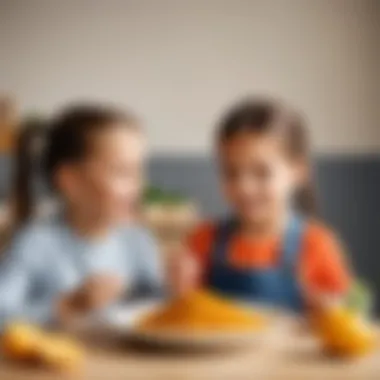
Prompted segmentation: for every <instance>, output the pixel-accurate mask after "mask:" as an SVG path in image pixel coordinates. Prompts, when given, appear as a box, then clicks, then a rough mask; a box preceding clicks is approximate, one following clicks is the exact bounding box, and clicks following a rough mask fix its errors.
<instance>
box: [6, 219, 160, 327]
mask: <svg viewBox="0 0 380 380" xmlns="http://www.w3.org/2000/svg"><path fill="white" fill-rule="evenodd" d="M97 273H100V274H114V275H116V276H118V277H119V278H121V279H122V281H123V282H124V284H125V288H126V289H128V290H129V292H132V291H133V290H137V289H139V288H144V289H151V290H155V289H159V288H161V286H162V283H163V281H162V280H163V279H162V271H161V266H160V258H159V254H158V250H157V246H156V244H155V242H154V239H153V238H152V237H151V235H150V234H149V233H148V232H147V231H146V230H144V229H142V228H140V227H138V226H134V227H126V228H120V229H117V230H115V231H113V232H112V233H110V234H109V235H108V236H107V237H105V238H104V239H102V240H101V241H97V242H93V241H92V242H91V241H86V240H84V239H82V238H80V237H79V236H78V235H76V234H75V232H74V231H73V230H71V229H70V228H69V227H68V226H67V225H66V224H65V223H64V222H63V221H61V220H59V219H58V218H57V219H56V220H53V221H51V220H50V221H46V222H44V223H39V224H37V223H33V224H31V225H29V226H27V227H26V228H25V229H24V230H23V231H21V232H20V233H19V234H17V235H16V236H15V238H14V240H13V244H12V245H11V246H10V249H9V250H8V252H6V253H5V254H4V256H3V258H2V261H1V263H0V329H1V328H2V327H3V326H4V324H6V323H7V322H8V321H12V320H23V321H25V320H26V321H28V322H32V323H47V322H51V321H53V319H54V318H53V315H54V314H53V310H54V307H55V301H56V300H57V298H58V297H59V296H60V295H61V294H64V293H66V292H70V291H72V290H74V289H76V288H77V287H79V286H80V285H81V283H83V281H84V280H85V279H86V278H87V277H88V276H90V275H92V274H97ZM129 292H128V293H129ZM129 294H130V293H129Z"/></svg>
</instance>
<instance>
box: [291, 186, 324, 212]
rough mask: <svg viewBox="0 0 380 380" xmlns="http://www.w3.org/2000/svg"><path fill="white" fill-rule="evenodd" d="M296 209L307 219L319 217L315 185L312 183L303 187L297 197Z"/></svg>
mask: <svg viewBox="0 0 380 380" xmlns="http://www.w3.org/2000/svg"><path fill="white" fill-rule="evenodd" d="M295 207H296V210H297V211H298V212H300V213H301V214H302V215H304V216H307V217H316V216H318V213H319V211H318V201H317V194H316V189H315V186H314V184H313V183H312V182H311V181H310V182H307V183H306V184H305V185H304V186H302V187H301V188H300V189H299V190H298V191H297V194H296V195H295Z"/></svg>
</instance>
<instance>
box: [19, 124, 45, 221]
mask: <svg viewBox="0 0 380 380" xmlns="http://www.w3.org/2000/svg"><path fill="white" fill-rule="evenodd" d="M42 127H43V126H42V123H41V122H40V121H39V120H36V119H33V120H29V121H27V122H25V123H24V124H23V125H21V128H20V132H19V135H18V141H17V145H16V152H15V169H14V184H13V192H12V194H13V223H14V225H15V226H16V227H18V226H20V225H22V224H24V223H25V222H27V221H28V219H30V217H31V216H32V214H33V198H34V195H33V172H34V167H35V162H36V160H37V154H36V153H37V152H36V146H37V143H38V139H39V138H40V137H41V134H42V131H43V128H42Z"/></svg>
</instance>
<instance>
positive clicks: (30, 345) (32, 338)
mask: <svg viewBox="0 0 380 380" xmlns="http://www.w3.org/2000/svg"><path fill="white" fill-rule="evenodd" d="M41 339H42V332H41V331H40V330H39V329H37V328H35V327H34V326H31V325H26V324H22V323H14V324H11V325H9V326H8V327H7V328H6V329H5V331H4V334H3V336H2V341H1V346H2V351H3V352H4V355H5V356H6V357H9V358H11V359H15V360H17V359H34V358H35V357H36V355H37V351H38V346H39V342H40V341H41Z"/></svg>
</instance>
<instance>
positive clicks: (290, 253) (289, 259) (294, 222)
mask: <svg viewBox="0 0 380 380" xmlns="http://www.w3.org/2000/svg"><path fill="white" fill-rule="evenodd" d="M304 229H305V221H304V219H303V218H302V217H301V216H299V215H292V216H291V218H290V220H289V222H288V226H287V228H286V231H285V235H284V239H283V243H282V252H281V263H282V265H283V266H284V268H288V269H293V268H294V265H295V264H296V262H298V255H299V253H300V250H301V245H302V238H303V232H304Z"/></svg>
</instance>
